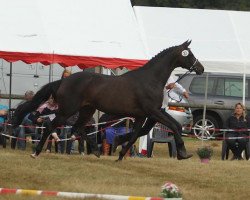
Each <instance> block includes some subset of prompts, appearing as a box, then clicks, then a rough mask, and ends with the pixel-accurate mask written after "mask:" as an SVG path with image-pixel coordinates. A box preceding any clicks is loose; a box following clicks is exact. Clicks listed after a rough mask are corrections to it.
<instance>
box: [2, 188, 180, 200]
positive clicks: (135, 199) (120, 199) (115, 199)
mask: <svg viewBox="0 0 250 200" xmlns="http://www.w3.org/2000/svg"><path fill="white" fill-rule="evenodd" d="M7 194H8V195H11V194H12V195H25V196H54V197H67V198H80V199H85V198H103V199H110V200H167V199H169V198H161V197H140V196H123V195H111V194H90V193H79V192H59V191H46V190H27V189H10V188H0V195H7ZM171 199H172V200H181V199H182V198H171Z"/></svg>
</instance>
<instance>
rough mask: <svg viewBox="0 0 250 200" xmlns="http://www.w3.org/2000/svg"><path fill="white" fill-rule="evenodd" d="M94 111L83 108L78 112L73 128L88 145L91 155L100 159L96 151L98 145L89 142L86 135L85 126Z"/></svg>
mask: <svg viewBox="0 0 250 200" xmlns="http://www.w3.org/2000/svg"><path fill="white" fill-rule="evenodd" d="M95 111H96V109H95V107H92V106H84V107H82V108H81V109H80V110H79V117H78V119H77V122H76V123H75V125H74V127H75V128H76V129H77V130H78V131H79V134H80V135H81V137H83V138H84V139H85V140H86V142H87V143H88V144H90V146H91V148H92V150H93V154H94V155H95V156H97V157H98V158H99V157H100V151H99V149H98V145H97V143H96V142H95V141H93V140H91V139H90V138H89V137H88V135H87V134H86V131H85V130H84V129H85V125H86V124H87V123H88V122H89V121H90V120H91V117H92V116H93V114H94V113H95Z"/></svg>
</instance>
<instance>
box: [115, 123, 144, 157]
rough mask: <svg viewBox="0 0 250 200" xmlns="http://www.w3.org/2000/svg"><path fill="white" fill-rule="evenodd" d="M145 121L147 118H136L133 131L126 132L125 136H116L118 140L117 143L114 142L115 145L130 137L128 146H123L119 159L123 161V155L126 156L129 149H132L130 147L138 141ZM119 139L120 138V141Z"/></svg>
mask: <svg viewBox="0 0 250 200" xmlns="http://www.w3.org/2000/svg"><path fill="white" fill-rule="evenodd" d="M144 121H145V118H140V119H135V123H134V127H133V131H132V133H128V134H125V135H123V136H119V137H117V138H116V140H115V141H114V142H116V144H113V145H114V146H115V145H116V146H117V145H118V144H123V143H124V142H125V139H129V141H128V143H127V144H126V146H125V147H123V148H122V150H121V151H120V152H119V158H118V160H117V161H121V160H122V159H123V157H124V156H125V154H126V153H127V151H128V150H129V149H130V147H131V146H132V145H133V144H134V143H135V142H136V140H137V138H138V134H139V131H140V129H141V128H142V125H143V123H144ZM117 139H119V141H118V140H117ZM122 142H123V143H122Z"/></svg>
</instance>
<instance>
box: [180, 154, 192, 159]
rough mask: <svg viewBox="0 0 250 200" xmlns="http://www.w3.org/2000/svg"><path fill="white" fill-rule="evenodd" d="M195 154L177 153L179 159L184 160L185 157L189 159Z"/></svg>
mask: <svg viewBox="0 0 250 200" xmlns="http://www.w3.org/2000/svg"><path fill="white" fill-rule="evenodd" d="M192 156H193V154H188V153H186V154H177V159H178V160H183V159H188V158H191V157H192Z"/></svg>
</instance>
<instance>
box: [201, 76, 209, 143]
mask: <svg viewBox="0 0 250 200" xmlns="http://www.w3.org/2000/svg"><path fill="white" fill-rule="evenodd" d="M207 88H208V74H206V84H205V102H204V107H203V118H202V140H201V145H202V146H203V145H204V142H203V140H204V133H205V126H207V124H206V121H205V120H206V110H207ZM208 131H209V130H208Z"/></svg>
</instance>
